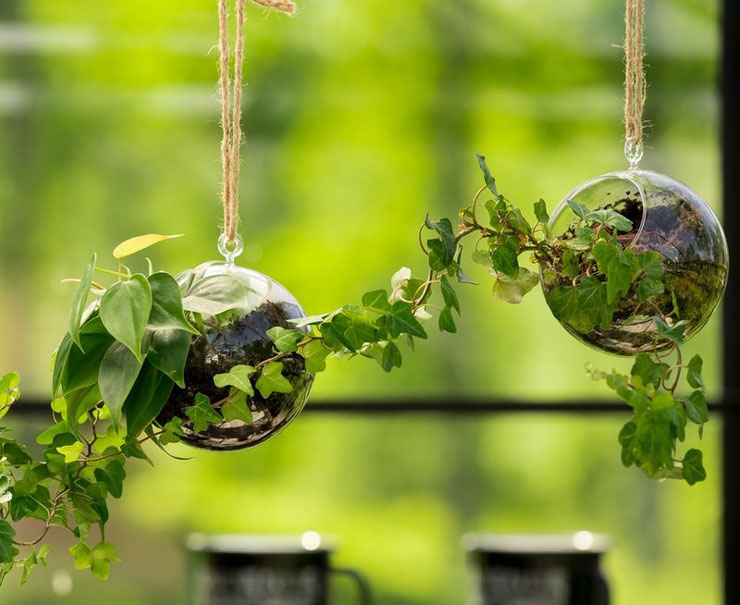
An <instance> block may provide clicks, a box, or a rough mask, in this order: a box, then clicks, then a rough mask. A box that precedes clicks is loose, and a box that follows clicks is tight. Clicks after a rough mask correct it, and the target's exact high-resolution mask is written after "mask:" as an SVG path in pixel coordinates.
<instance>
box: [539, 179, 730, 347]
mask: <svg viewBox="0 0 740 605" xmlns="http://www.w3.org/2000/svg"><path fill="white" fill-rule="evenodd" d="M568 201H573V202H577V203H579V204H582V205H584V206H586V208H588V209H589V210H597V209H613V210H616V211H617V212H618V213H620V214H621V215H622V216H624V217H626V218H628V219H629V220H630V221H631V222H632V224H633V229H632V230H631V231H630V232H628V233H620V234H619V235H618V238H619V241H620V243H621V244H622V246H623V247H624V248H632V249H633V250H634V251H635V253H639V252H643V251H653V252H658V253H660V254H661V255H662V257H663V259H664V261H663V267H664V270H665V274H664V278H663V282H664V283H665V292H664V293H663V294H662V295H660V296H658V297H656V298H655V300H653V301H652V303H654V304H650V305H642V306H640V305H639V304H637V303H636V304H635V305H633V306H631V307H628V308H622V309H620V310H618V312H617V313H615V315H614V318H613V322H612V324H611V325H610V326H609V327H608V328H606V329H601V328H599V327H597V328H595V329H592V330H591V331H589V332H587V333H583V332H580V331H578V330H577V329H576V328H575V327H574V326H572V325H569V324H568V323H566V322H561V323H562V325H563V327H564V328H565V329H566V330H567V331H568V332H569V333H571V334H572V335H573V336H575V337H576V338H577V339H578V340H580V341H581V342H583V343H585V344H588V345H591V346H593V347H595V348H597V349H600V350H602V351H606V352H609V353H615V354H618V355H637V354H639V353H643V352H651V351H659V350H664V349H667V348H669V347H670V346H671V342H670V341H668V340H660V339H658V337H657V329H656V326H655V324H654V322H653V319H652V318H653V316H655V315H662V316H670V315H672V316H673V317H676V315H677V316H678V318H680V319H681V320H685V321H686V328H685V331H684V337H685V338H690V337H691V336H692V335H694V334H696V333H697V332H698V331H699V330H701V328H702V327H703V326H704V325H705V324H706V323H707V321H708V320H709V317H710V316H711V315H712V313H713V311H714V310H715V309H716V307H717V305H718V303H719V301H720V299H721V297H722V294H723V292H724V289H725V285H726V283H727V274H728V268H729V264H728V251H727V243H726V241H725V236H724V233H723V231H722V227H721V226H720V223H719V221H718V220H717V217H716V216H715V214H714V213H713V212H712V210H711V208H710V207H709V206H708V205H707V203H706V202H705V201H704V200H703V199H702V198H701V197H700V196H699V195H698V194H697V193H696V192H694V191H693V190H691V189H690V188H689V187H687V186H686V185H684V184H682V183H680V182H678V181H676V180H674V179H672V178H670V177H667V176H665V175H662V174H658V173H656V172H651V171H647V170H639V169H637V168H634V167H633V168H630V169H629V170H625V171H620V172H612V173H609V174H605V175H602V176H599V177H597V178H594V179H592V180H590V181H587V182H585V183H583V184H581V185H579V186H578V187H576V188H575V189H574V190H573V191H571V192H570V193H569V194H568V195H566V196H565V198H564V199H563V201H562V202H561V203H560V204H559V205H558V206H557V208H556V209H555V211H554V212H553V214H552V216H551V218H550V222H549V227H550V232H551V235H552V236H553V237H565V238H566V239H567V238H568V237H569V235H568V231H569V230H570V231H571V232H573V225H574V222H575V221H576V220H577V218H578V217H577V216H576V215H575V214H574V212H573V210H572V209H571V207H570V206H569V204H568ZM541 283H542V287H543V290H544V291H545V293H546V294H547V293H548V292H549V291H550V290H552V289H553V288H554V287H556V286H558V285H564V284H568V283H570V280H569V279H568V278H567V277H564V276H562V275H549V276H547V277H546V276H545V273H544V272H542V273H541Z"/></svg>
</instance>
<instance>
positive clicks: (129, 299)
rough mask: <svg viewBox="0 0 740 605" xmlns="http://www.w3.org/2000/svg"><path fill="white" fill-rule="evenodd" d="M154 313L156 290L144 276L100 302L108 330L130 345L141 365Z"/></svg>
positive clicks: (121, 285)
mask: <svg viewBox="0 0 740 605" xmlns="http://www.w3.org/2000/svg"><path fill="white" fill-rule="evenodd" d="M151 310H152V289H151V287H150V286H149V282H148V281H147V279H146V277H144V276H143V275H141V274H140V273H137V274H135V275H132V276H131V278H130V279H128V280H126V281H119V282H116V283H115V284H113V285H112V286H111V287H110V288H108V291H107V292H106V293H105V296H103V299H102V300H101V301H100V319H101V320H102V321H103V325H104V326H105V328H106V330H108V332H110V334H111V336H113V338H115V339H116V340H117V341H118V342H120V343H122V344H124V345H126V346H127V347H128V348H129V349H130V350H131V352H132V353H133V354H134V356H135V357H136V359H138V360H139V362H141V361H142V356H141V341H142V338H143V336H144V330H145V328H146V324H147V322H148V320H149V314H150V312H151ZM122 403H123V402H122Z"/></svg>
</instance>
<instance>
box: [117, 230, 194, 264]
mask: <svg viewBox="0 0 740 605" xmlns="http://www.w3.org/2000/svg"><path fill="white" fill-rule="evenodd" d="M183 235H184V233H178V234H177V235H159V234H158V233H149V234H147V235H137V236H136V237H132V238H131V239H127V240H126V241H124V242H121V243H120V244H118V245H117V246H116V247H115V248H114V249H113V256H115V257H116V258H118V259H121V258H126V257H127V256H131V255H132V254H136V253H137V252H141V251H142V250H145V249H146V248H148V247H149V246H153V245H154V244H158V243H159V242H164V241H167V240H168V239H174V238H176V237H182V236H183Z"/></svg>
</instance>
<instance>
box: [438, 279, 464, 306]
mask: <svg viewBox="0 0 740 605" xmlns="http://www.w3.org/2000/svg"><path fill="white" fill-rule="evenodd" d="M439 285H440V289H441V290H442V299H443V300H444V301H445V305H446V306H448V307H450V308H451V309H455V311H457V312H458V313H460V301H459V300H458V298H457V293H456V292H455V289H454V288H453V287H452V284H451V283H450V280H449V279H448V278H447V276H446V275H443V276H442V277H441V278H440V280H439Z"/></svg>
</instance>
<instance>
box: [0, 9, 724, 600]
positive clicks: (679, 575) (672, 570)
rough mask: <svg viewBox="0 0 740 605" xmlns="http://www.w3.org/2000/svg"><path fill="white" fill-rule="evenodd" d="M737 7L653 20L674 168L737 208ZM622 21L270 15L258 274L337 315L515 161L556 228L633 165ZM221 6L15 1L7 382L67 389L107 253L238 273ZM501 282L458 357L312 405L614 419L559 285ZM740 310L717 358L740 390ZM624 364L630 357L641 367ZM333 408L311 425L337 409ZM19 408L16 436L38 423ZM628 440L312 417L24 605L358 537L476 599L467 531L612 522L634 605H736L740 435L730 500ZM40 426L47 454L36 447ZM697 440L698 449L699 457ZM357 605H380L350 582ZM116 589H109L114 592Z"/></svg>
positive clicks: (373, 372) (660, 154) (177, 495)
mask: <svg viewBox="0 0 740 605" xmlns="http://www.w3.org/2000/svg"><path fill="white" fill-rule="evenodd" d="M717 22H718V7H717V2H716V0H711V1H708V0H663V1H661V2H656V3H649V6H648V14H647V40H648V49H649V56H648V60H647V62H648V78H649V81H650V89H649V100H648V106H647V108H646V118H647V119H648V120H649V122H650V127H649V133H650V138H649V139H648V141H647V146H648V149H647V150H646V156H645V160H644V161H643V164H644V166H645V167H648V168H651V169H654V170H657V171H661V172H665V173H667V174H670V175H672V176H674V177H676V178H678V179H679V180H682V181H685V182H687V183H689V184H690V185H691V186H692V187H693V188H694V189H696V190H697V191H698V192H699V193H700V194H701V195H702V196H704V197H705V199H707V201H708V202H709V203H710V204H711V205H712V206H713V207H714V208H715V210H716V211H717V212H718V213H720V214H721V202H720V198H719V193H720V183H719V150H718V133H717V128H718V124H717V121H718V110H717V95H716V90H715V88H716V77H717V45H718V33H717ZM622 28H623V24H622V6H621V3H620V2H614V1H607V0H561V1H560V2H552V1H551V0H458V1H456V2H441V3H429V2H421V1H420V0H406V1H404V2H398V1H397V0H355V1H352V2H347V1H346V0H322V1H317V0H304V1H301V2H299V13H298V15H297V17H296V18H295V19H289V18H285V17H283V16H280V15H270V14H268V13H266V12H265V11H263V10H262V9H261V8H260V7H257V6H250V7H249V21H248V25H247V48H246V57H247V59H246V65H245V78H246V80H247V81H248V86H247V87H246V89H245V92H244V96H245V103H244V110H245V114H244V117H245V131H246V141H247V142H246V146H245V148H244V155H245V161H244V166H243V182H242V211H241V216H242V221H243V223H242V233H243V235H244V237H245V239H246V248H245V252H244V255H243V256H242V257H241V259H240V261H241V263H242V264H244V265H246V266H249V267H251V268H254V269H257V270H259V271H262V272H264V273H267V274H269V275H271V276H272V277H274V278H275V279H277V280H278V281H280V282H281V283H283V284H284V285H285V286H286V287H288V288H289V289H290V290H291V291H292V292H293V293H294V294H295V295H296V297H297V298H298V299H299V300H300V301H301V302H302V303H303V305H304V307H305V308H306V311H307V312H308V313H317V312H322V311H327V310H331V309H333V308H335V307H337V306H339V305H341V304H343V303H345V302H354V301H357V300H359V298H360V296H361V294H362V292H364V291H366V290H369V289H375V288H379V287H385V286H386V285H387V283H388V279H389V277H390V275H391V274H392V273H393V272H394V271H395V270H397V269H398V268H399V267H400V266H401V265H408V266H411V267H412V268H414V269H416V270H417V271H418V270H420V269H422V268H423V259H422V257H421V255H420V254H419V252H418V248H417V243H416V230H417V228H418V225H419V223H420V221H421V220H422V219H423V216H424V214H425V212H426V211H427V210H429V211H430V212H431V213H432V214H433V215H435V216H439V215H447V216H454V215H455V213H456V212H457V210H458V209H459V207H461V206H463V205H465V204H466V203H467V202H468V200H469V199H470V196H471V195H472V193H473V192H474V191H475V189H476V188H477V186H478V185H479V183H480V174H479V171H478V168H477V166H476V164H475V161H474V158H473V153H474V152H475V151H478V152H480V153H483V154H485V155H486V156H487V158H488V162H489V165H490V166H491V168H492V170H493V171H494V173H495V175H496V177H497V179H498V183H499V187H500V189H502V190H503V191H505V192H506V194H507V195H508V196H509V197H510V198H511V199H512V200H515V201H519V202H521V204H522V205H523V206H524V207H526V208H527V209H529V208H530V207H531V205H532V203H533V202H534V201H536V200H537V199H538V198H539V197H543V198H545V199H546V200H547V201H548V203H549V204H550V206H551V207H553V206H554V204H555V203H557V201H558V200H559V199H560V198H562V196H563V195H564V194H565V193H566V192H567V191H569V190H570V189H571V188H573V187H574V186H575V185H577V184H578V183H580V182H582V181H584V180H586V179H588V178H591V177H593V176H596V175H598V174H600V173H603V172H607V171H610V170H614V169H618V168H622V167H624V166H625V160H624V158H623V154H622V148H621V147H622V143H621V141H622V136H623V133H622V124H621V111H622V107H621V105H622V91H621V81H622V57H621V50H620V49H619V48H617V47H615V45H618V44H620V43H621V38H622ZM216 29H217V24H216V15H215V0H179V1H178V2H173V1H171V0H160V1H158V2H152V1H151V0H150V1H147V2H144V1H143V0H126V1H121V0H111V1H108V2H90V1H79V0H78V1H74V2H73V1H71V0H2V2H0V293H1V296H0V333H1V334H2V335H3V341H2V346H0V370H2V371H8V370H10V369H19V370H20V371H21V372H22V375H23V387H24V394H26V395H28V396H38V397H44V396H46V394H47V392H48V386H47V385H48V365H49V363H48V360H49V356H50V353H51V351H52V350H53V349H54V347H55V346H56V343H57V341H58V340H59V339H60V338H61V336H62V334H63V331H64V326H65V321H66V319H65V318H66V309H67V305H68V302H69V300H70V298H71V295H72V291H71V287H70V286H69V285H65V284H60V283H59V280H60V279H62V278H64V277H75V276H78V275H79V274H80V273H81V271H82V269H83V268H84V266H85V265H86V264H87V262H88V260H89V257H90V255H91V253H92V252H93V251H97V252H98V253H99V255H100V257H102V258H103V259H104V258H108V259H109V260H110V261H111V263H110V264H111V265H112V264H113V263H112V261H113V259H112V257H109V256H108V253H109V251H110V250H112V248H113V247H114V246H115V244H116V243H118V242H119V241H121V240H123V239H125V238H127V237H131V236H133V235H138V234H141V233H148V232H161V233H186V234H187V237H184V238H181V239H179V240H175V241H172V242H168V243H166V244H163V245H161V246H160V247H158V248H157V249H154V250H153V251H152V259H153V261H154V262H155V265H156V266H158V267H162V268H165V269H167V270H169V271H172V272H176V271H179V270H181V269H185V268H187V267H192V266H194V265H196V264H198V263H200V262H203V261H205V260H210V259H212V258H215V256H216V254H217V253H216V248H215V242H216V238H217V236H218V234H219V221H220V207H219V180H220V167H219V153H218V150H219V138H220V132H219V128H218V110H219V103H218V99H217V96H216V85H215V78H216V51H215V49H214V44H215V42H216ZM468 268H469V273H470V274H471V276H472V277H473V278H474V279H477V280H478V281H481V285H480V286H478V287H470V288H466V289H464V290H462V291H461V302H462V305H463V319H462V320H461V321H460V322H459V325H458V327H459V332H458V334H457V335H456V336H450V335H447V334H445V335H433V336H431V337H430V339H429V342H426V343H420V346H418V347H417V352H416V353H415V354H414V355H413V356H408V357H407V358H406V359H405V360H404V366H403V368H402V369H401V370H397V371H394V372H393V373H392V374H390V375H385V374H383V372H382V371H381V370H380V368H379V367H378V366H377V365H375V364H374V363H372V362H368V361H364V360H354V361H351V362H349V363H343V362H332V363H331V364H330V368H329V371H328V372H326V373H325V374H323V375H321V376H320V377H319V378H318V379H317V381H316V384H315V387H314V393H313V398H314V399H321V400H342V401H348V400H349V401H352V400H357V399H363V400H365V399H369V398H372V399H380V400H382V399H384V398H388V397H402V396H413V397H415V398H424V397H429V398H449V397H456V396H468V397H481V398H489V399H490V398H514V399H520V400H524V401H526V400H531V399H538V400H541V399H546V400H552V401H557V400H568V399H573V398H591V399H593V398H607V397H608V395H609V394H608V393H607V392H606V391H605V390H604V388H603V387H602V386H601V385H599V384H595V383H592V382H591V381H590V380H589V379H588V378H587V377H586V376H585V374H584V372H583V364H584V362H587V361H590V362H592V363H594V365H597V366H600V367H607V366H608V365H609V364H612V363H614V362H615V359H614V358H610V357H606V356H604V355H601V354H598V353H595V352H591V351H589V350H586V349H584V348H583V347H582V346H581V345H579V344H578V343H577V342H576V341H575V340H574V339H572V338H571V337H570V336H568V335H567V334H566V333H565V331H563V330H562V329H561V328H560V327H559V326H558V325H557V323H556V322H555V321H554V320H553V319H552V317H551V316H550V314H549V312H548V311H547V309H546V306H545V303H544V301H543V299H542V297H541V295H540V294H539V293H534V294H532V295H531V296H529V297H528V298H527V299H526V300H525V301H524V302H523V303H522V304H521V305H519V306H518V307H513V306H505V305H503V304H501V303H497V302H495V301H493V300H492V299H491V297H490V294H489V289H490V281H489V280H487V276H486V275H485V272H484V271H483V269H482V268H480V267H476V266H473V265H469V267H468ZM719 335H720V333H719V318H718V317H715V318H714V319H713V321H712V322H711V323H710V325H709V326H708V327H707V329H706V330H705V331H704V332H703V333H702V334H701V335H700V336H698V337H697V338H696V339H694V340H693V341H692V342H691V343H690V346H689V347H688V349H689V353H691V354H693V353H695V352H700V353H701V354H702V355H704V357H705V362H706V367H707V380H708V383H709V385H710V391H711V393H712V394H713V395H717V394H718V388H719V382H720V376H719V363H718V352H719ZM616 363H617V364H618V365H624V364H625V362H623V361H620V360H616ZM309 405H310V403H309ZM11 416H12V415H11ZM623 421H624V418H623V417H621V416H620V415H616V416H614V417H611V416H607V417H600V418H594V417H580V416H579V417H573V416H568V415H560V414H553V415H548V416H533V415H504V416H498V415H497V416H495V417H486V416H470V417H461V418H456V417H451V416H444V417H438V416H434V415H428V416H426V415H423V416H393V415H390V414H387V415H380V416H351V417H350V416H343V415H335V416H319V415H310V414H306V415H304V416H302V417H301V418H299V419H298V420H297V421H296V422H295V424H294V425H292V426H291V427H290V429H289V430H287V431H285V433H283V434H282V435H281V436H280V437H279V438H277V439H275V440H273V441H270V442H268V443H267V444H265V445H264V446H260V447H259V448H257V449H255V450H254V451H248V452H242V453H237V454H228V455H217V454H210V453H200V452H194V451H192V450H186V449H185V448H182V449H181V450H178V451H179V453H182V454H186V455H192V456H194V458H193V459H192V460H190V461H188V462H177V461H173V460H170V459H167V458H163V457H162V456H158V455H156V454H153V455H154V458H155V460H156V467H155V468H154V469H150V468H147V467H146V466H145V465H143V464H141V465H138V464H136V463H135V462H134V463H132V464H130V465H129V467H128V470H129V479H128V481H127V484H126V493H125V496H124V498H123V500H122V501H120V502H116V503H115V504H114V506H113V509H112V517H113V521H112V523H111V527H110V536H109V538H110V539H111V541H114V542H116V543H117V544H118V545H119V550H120V552H121V557H122V559H123V563H121V564H119V565H117V566H116V567H115V568H114V570H113V573H112V577H111V579H110V580H109V581H108V583H107V584H104V585H101V584H99V583H98V582H97V581H96V580H95V579H94V578H92V577H91V576H90V577H88V575H89V574H88V573H87V572H74V571H71V574H72V576H71V577H72V580H73V586H74V587H73V590H72V592H71V593H70V594H69V595H68V596H66V597H61V596H55V595H54V593H53V592H52V589H51V578H52V576H53V575H54V574H55V573H56V574H57V577H59V574H63V573H66V570H71V558H70V557H69V556H68V555H67V554H66V552H65V550H66V548H68V546H69V544H68V543H67V542H66V541H65V538H64V537H63V536H57V537H55V541H56V543H55V548H54V552H53V554H52V557H51V564H50V569H49V570H44V571H42V572H39V573H38V575H37V576H36V577H35V578H34V580H33V581H32V582H31V584H30V585H28V586H26V587H25V588H24V589H22V590H18V589H16V588H15V581H14V580H13V579H11V580H10V581H9V582H8V584H7V586H4V587H3V588H2V592H3V594H2V601H3V602H9V603H14V604H15V603H18V604H25V603H29V604H30V603H33V604H41V603H44V604H45V603H54V602H59V603H65V602H70V603H71V602H80V603H88V602H100V603H106V604H108V603H110V604H117V603H137V604H138V603H141V604H144V605H146V604H149V603H151V604H154V603H162V602H166V603H184V600H185V588H184V587H185V584H186V583H185V569H184V563H183V555H182V548H181V540H182V537H183V536H184V535H185V534H187V532H189V531H193V530H199V531H209V532H210V531H214V532H215V531H234V532H259V533H272V532H277V533H300V532H303V531H305V530H307V529H314V530H318V531H321V532H327V533H331V534H334V535H336V536H338V537H339V538H340V541H341V548H340V551H339V553H338V555H337V557H336V561H337V562H338V563H341V564H343V565H351V566H354V567H357V568H360V569H362V570H363V571H364V572H365V573H366V574H367V575H368V576H369V578H370V580H371V581H372V583H373V585H374V587H375V589H376V592H377V594H378V596H379V599H378V602H379V603H380V604H382V605H391V604H393V605H401V604H403V605H411V604H414V605H421V604H430V603H432V604H445V605H448V604H450V605H452V604H456V603H463V602H464V601H465V598H466V597H465V582H466V570H465V567H464V557H463V553H462V550H461V548H460V543H459V540H460V536H461V535H462V534H463V533H465V532H466V531H481V530H486V531H569V530H577V529H589V530H593V531H600V532H604V533H607V534H609V535H611V536H612V537H613V547H612V550H611V552H610V554H609V555H608V556H607V558H606V561H605V567H606V571H607V573H608V576H609V578H610V580H611V584H612V587H613V591H614V603H615V605H648V604H650V605H652V604H654V603H667V602H671V603H675V604H683V603H686V604H689V603H692V604H693V603H702V604H706V605H713V604H718V603H720V601H721V597H720V577H719V576H720V573H719V564H718V561H719V522H720V515H721V510H720V501H719V487H720V486H719V475H720V470H721V469H720V468H719V458H718V451H717V445H716V444H717V440H718V438H719V421H718V420H717V419H713V420H712V422H711V423H710V426H708V427H707V428H708V430H707V432H706V436H705V441H706V443H705V447H706V450H707V466H708V470H709V473H710V478H709V480H708V481H707V482H706V483H704V484H702V485H699V486H695V487H693V488H688V487H686V486H685V485H679V484H677V483H676V484H674V483H662V484H657V483H653V482H650V481H648V480H646V479H644V478H643V477H641V476H640V475H639V473H637V472H636V471H635V470H634V469H631V470H629V471H627V470H624V469H623V468H622V467H621V465H620V464H619V458H618V447H617V443H616V434H617V432H618V430H619V426H620V423H621V422H623ZM14 427H15V428H16V429H17V430H18V431H19V432H20V434H22V435H24V437H25V439H26V440H27V441H28V442H32V440H33V434H34V433H33V431H34V430H35V429H36V428H37V427H34V426H33V423H32V422H31V421H30V420H28V421H24V422H23V423H20V422H18V421H16V423H15V425H14ZM692 439H694V440H696V438H695V437H693V438H692ZM337 594H338V596H337V602H339V603H352V602H354V601H353V599H352V596H351V590H350V589H349V587H347V586H343V585H341V584H338V586H337ZM93 595H96V596H93Z"/></svg>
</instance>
